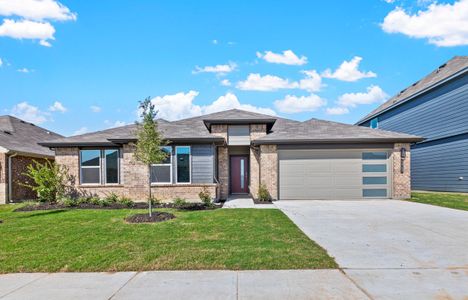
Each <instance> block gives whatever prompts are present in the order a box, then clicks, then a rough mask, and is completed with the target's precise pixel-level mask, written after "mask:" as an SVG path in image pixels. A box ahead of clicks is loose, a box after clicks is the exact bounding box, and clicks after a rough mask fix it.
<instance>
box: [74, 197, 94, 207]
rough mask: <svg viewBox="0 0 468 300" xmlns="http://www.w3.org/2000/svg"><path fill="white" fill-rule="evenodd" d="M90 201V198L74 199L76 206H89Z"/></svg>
mask: <svg viewBox="0 0 468 300" xmlns="http://www.w3.org/2000/svg"><path fill="white" fill-rule="evenodd" d="M90 200H91V198H88V197H79V198H78V199H76V204H77V205H80V204H89V203H90Z"/></svg>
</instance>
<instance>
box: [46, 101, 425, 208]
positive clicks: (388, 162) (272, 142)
mask: <svg viewBox="0 0 468 300" xmlns="http://www.w3.org/2000/svg"><path fill="white" fill-rule="evenodd" d="M158 127H159V130H160V131H161V133H162V135H163V136H164V138H166V139H167V140H168V141H169V142H170V143H169V144H168V146H167V147H164V149H165V151H167V152H168V153H170V154H171V155H170V156H169V157H168V159H167V160H166V161H165V162H163V163H161V164H158V165H154V166H153V167H152V169H151V178H152V179H151V180H152V189H154V190H153V192H154V194H155V195H156V196H157V197H159V198H160V199H165V200H169V199H172V198H174V197H177V196H178V197H183V198H186V199H188V200H197V199H198V193H199V191H200V190H201V189H202V188H203V187H206V188H208V189H209V190H210V192H211V193H212V195H213V196H214V195H216V197H217V198H219V199H226V198H227V197H229V195H231V194H251V195H252V196H253V197H257V192H258V188H259V186H260V184H261V183H262V184H265V186H266V187H267V189H268V190H269V192H270V194H271V196H272V198H273V199H277V200H289V199H361V198H379V197H381V198H407V197H410V170H409V166H410V143H413V142H417V141H420V140H422V139H421V138H420V137H417V136H413V135H408V134H401V133H396V132H390V131H384V130H375V129H370V128H365V127H361V126H355V125H347V124H341V123H335V122H329V121H321V120H316V119H311V120H308V121H304V122H299V121H294V120H289V119H285V118H280V117H275V116H269V115H263V114H258V113H253V112H247V111H242V110H238V109H233V110H228V111H222V112H218V113H213V114H209V115H204V116H199V117H194V118H188V119H183V120H179V121H172V122H169V121H165V120H158ZM135 131H136V125H127V126H123V127H118V128H112V129H108V130H104V131H98V132H94V133H88V134H83V135H79V136H73V137H68V138H60V139H56V140H53V141H48V142H43V143H41V144H42V145H44V146H46V147H50V148H51V149H54V150H55V159H56V162H57V163H59V164H62V165H65V166H67V167H68V169H69V171H70V173H71V175H72V176H73V177H74V178H75V181H74V184H75V187H76V189H77V190H79V191H81V192H82V193H85V194H95V195H99V196H104V195H106V194H108V193H111V192H114V193H117V194H120V195H125V196H128V197H130V198H132V199H134V200H145V199H146V198H147V175H148V172H149V171H148V169H147V168H146V167H145V166H144V165H142V164H141V163H139V162H137V161H136V160H135V159H134V155H133V153H134V143H135V142H136V135H135ZM403 149H404V150H403ZM402 154H403V156H402Z"/></svg>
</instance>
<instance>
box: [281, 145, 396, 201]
mask: <svg viewBox="0 0 468 300" xmlns="http://www.w3.org/2000/svg"><path fill="white" fill-rule="evenodd" d="M367 151H369V150H280V151H279V153H278V157H279V198H280V199H284V200H288V199H290V200H295V199H297V200H301V199H360V198H363V189H365V188H368V187H369V186H368V185H367V186H366V184H364V183H363V176H369V174H368V173H365V172H364V170H363V163H369V162H368V161H365V160H363V152H367ZM370 163H374V164H375V163H384V164H387V161H380V162H379V161H372V162H370ZM376 174H377V173H373V174H371V176H373V175H376ZM378 174H380V173H378ZM382 175H383V176H388V172H386V173H383V174H382ZM388 178H390V177H388Z"/></svg>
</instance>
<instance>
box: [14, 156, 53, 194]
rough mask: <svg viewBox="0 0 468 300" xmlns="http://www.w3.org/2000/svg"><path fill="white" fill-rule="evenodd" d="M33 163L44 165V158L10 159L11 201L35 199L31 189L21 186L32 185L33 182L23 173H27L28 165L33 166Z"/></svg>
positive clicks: (18, 157) (16, 157) (20, 157)
mask: <svg viewBox="0 0 468 300" xmlns="http://www.w3.org/2000/svg"><path fill="white" fill-rule="evenodd" d="M34 161H37V162H39V163H45V161H46V160H45V159H44V158H36V157H27V156H20V155H18V156H15V157H12V158H11V181H12V182H13V184H12V186H11V200H12V201H13V202H17V201H23V200H31V199H36V198H37V194H36V192H34V191H33V190H32V189H30V188H28V187H25V186H23V185H21V184H22V183H23V184H30V185H33V184H34V182H33V181H32V180H31V179H30V178H29V177H27V176H25V175H24V173H25V172H26V171H27V168H28V166H29V165H31V164H33V162H34Z"/></svg>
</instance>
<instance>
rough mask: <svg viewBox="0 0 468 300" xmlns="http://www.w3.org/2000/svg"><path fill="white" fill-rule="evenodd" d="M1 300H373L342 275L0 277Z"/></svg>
mask: <svg viewBox="0 0 468 300" xmlns="http://www.w3.org/2000/svg"><path fill="white" fill-rule="evenodd" d="M0 299H2V300H3V299H8V300H10V299H44V300H54V299H96V300H99V299H138V300H141V299H204V300H208V299H369V298H368V297H367V296H366V295H365V293H363V292H362V291H361V290H360V289H359V288H358V287H357V286H356V285H355V284H354V283H353V282H352V281H351V280H350V279H349V278H347V277H346V275H344V274H343V273H342V272H340V271H339V270H283V271H158V272H141V273H135V272H118V273H53V274H43V273H34V274H27V273H25V274H6V275H0Z"/></svg>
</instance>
